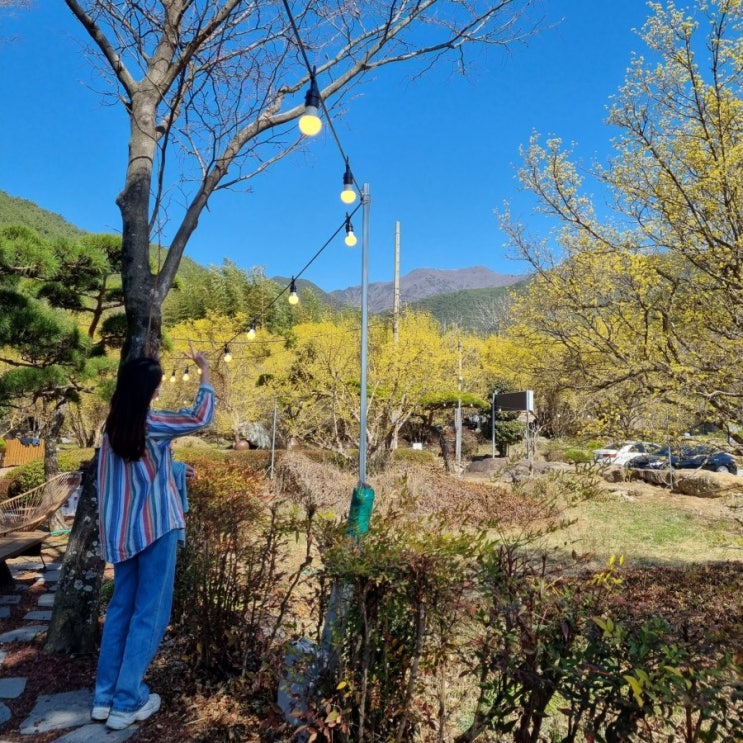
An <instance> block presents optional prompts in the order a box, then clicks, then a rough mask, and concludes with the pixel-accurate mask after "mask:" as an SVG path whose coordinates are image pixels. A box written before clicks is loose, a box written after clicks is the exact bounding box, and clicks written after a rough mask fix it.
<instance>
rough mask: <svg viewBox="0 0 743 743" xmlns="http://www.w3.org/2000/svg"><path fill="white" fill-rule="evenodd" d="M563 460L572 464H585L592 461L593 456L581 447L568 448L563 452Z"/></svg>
mask: <svg viewBox="0 0 743 743" xmlns="http://www.w3.org/2000/svg"><path fill="white" fill-rule="evenodd" d="M565 461H566V462H572V463H573V464H577V463H580V464H587V463H589V462H592V461H593V456H592V455H591V453H590V452H587V451H584V450H583V449H568V450H567V451H566V452H565Z"/></svg>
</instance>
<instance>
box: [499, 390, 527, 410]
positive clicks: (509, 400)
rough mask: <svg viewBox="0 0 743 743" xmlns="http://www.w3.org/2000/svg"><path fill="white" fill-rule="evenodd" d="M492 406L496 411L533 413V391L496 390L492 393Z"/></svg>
mask: <svg viewBox="0 0 743 743" xmlns="http://www.w3.org/2000/svg"><path fill="white" fill-rule="evenodd" d="M493 408H494V410H495V411H496V412H498V413H533V412H534V392H533V390H524V391H523V392H496V393H495V394H494V395H493Z"/></svg>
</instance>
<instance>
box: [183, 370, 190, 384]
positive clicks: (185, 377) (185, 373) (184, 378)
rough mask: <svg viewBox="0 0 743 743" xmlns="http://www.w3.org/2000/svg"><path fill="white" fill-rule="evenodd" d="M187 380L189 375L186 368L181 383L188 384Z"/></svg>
mask: <svg viewBox="0 0 743 743" xmlns="http://www.w3.org/2000/svg"><path fill="white" fill-rule="evenodd" d="M189 379H191V375H190V374H189V373H188V367H186V371H184V372H183V381H184V382H188V380H189Z"/></svg>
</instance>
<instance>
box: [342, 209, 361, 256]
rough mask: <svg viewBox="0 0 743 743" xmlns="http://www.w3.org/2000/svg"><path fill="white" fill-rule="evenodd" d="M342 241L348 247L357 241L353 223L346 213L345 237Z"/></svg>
mask: <svg viewBox="0 0 743 743" xmlns="http://www.w3.org/2000/svg"><path fill="white" fill-rule="evenodd" d="M344 242H345V243H346V245H348V247H349V248H352V247H353V246H354V245H356V243H357V242H358V240H357V239H356V235H354V234H353V225H352V224H351V218H350V217H349V216H348V214H346V239H345V240H344Z"/></svg>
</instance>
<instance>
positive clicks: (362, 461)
mask: <svg viewBox="0 0 743 743" xmlns="http://www.w3.org/2000/svg"><path fill="white" fill-rule="evenodd" d="M370 204H371V193H370V191H369V184H368V183H365V184H364V187H363V189H362V191H361V205H362V207H363V208H362V222H361V225H362V227H361V379H360V391H359V394H360V395H361V400H360V411H359V487H360V488H363V487H366V403H367V400H366V370H367V363H368V362H367V339H368V336H369V311H368V307H367V294H368V291H369V205H370Z"/></svg>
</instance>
